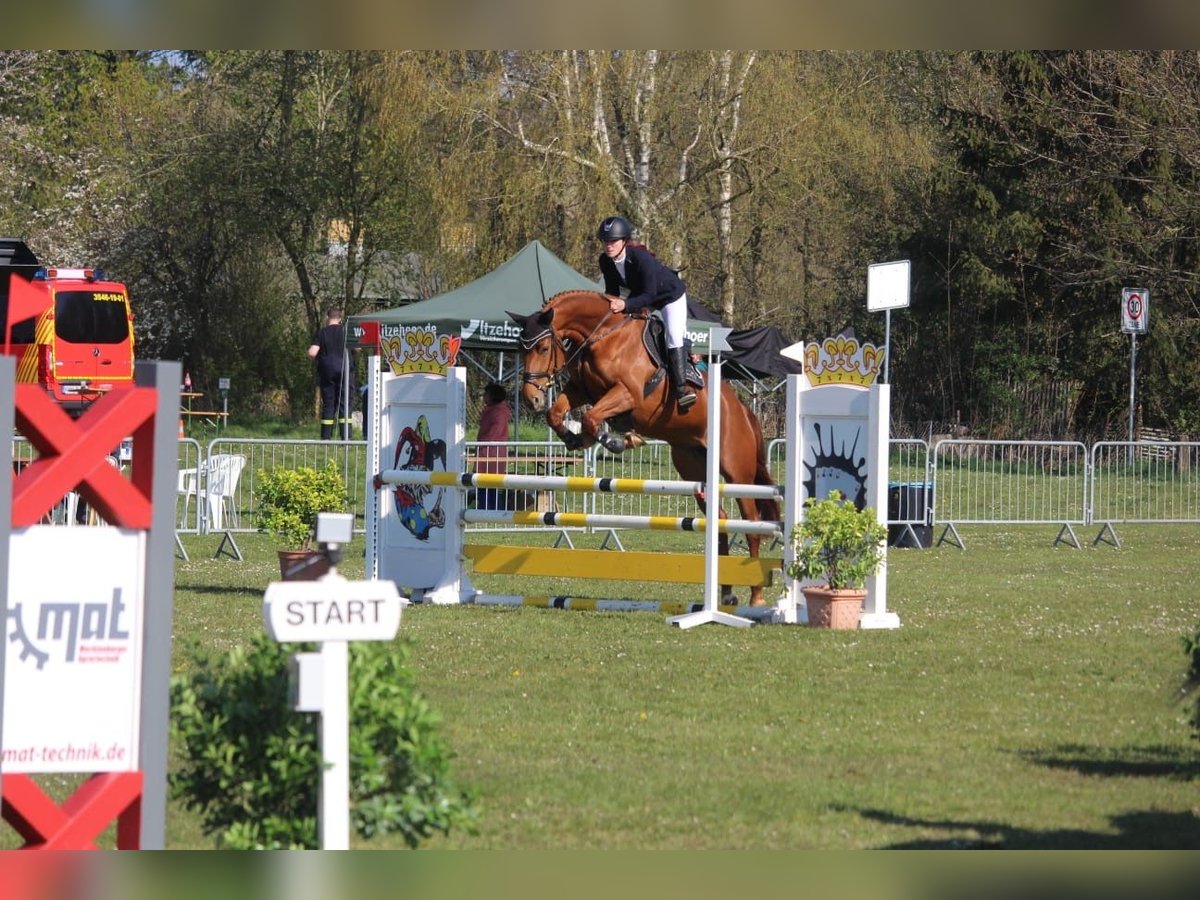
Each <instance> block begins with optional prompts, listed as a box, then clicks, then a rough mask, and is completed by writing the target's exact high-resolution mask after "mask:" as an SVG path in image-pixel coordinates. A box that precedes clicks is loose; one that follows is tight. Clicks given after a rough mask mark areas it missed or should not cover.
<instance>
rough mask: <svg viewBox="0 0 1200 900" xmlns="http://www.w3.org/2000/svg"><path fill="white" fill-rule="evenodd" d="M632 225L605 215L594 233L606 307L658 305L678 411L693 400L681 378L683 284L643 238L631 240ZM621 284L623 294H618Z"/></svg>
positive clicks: (615, 309) (684, 321)
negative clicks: (600, 250)
mask: <svg viewBox="0 0 1200 900" xmlns="http://www.w3.org/2000/svg"><path fill="white" fill-rule="evenodd" d="M632 234H633V228H632V226H631V225H630V224H629V220H628V219H626V218H624V217H622V216H609V217H608V218H607V219H605V220H604V221H603V222H601V223H600V228H599V229H598V230H597V231H596V237H598V238H599V239H600V240H602V241H603V242H604V252H603V253H601V254H600V271H601V272H603V273H604V293H605V294H607V295H608V308H609V309H610V310H612V311H613V312H615V313H619V312H625V311H627V310H635V309H644V308H649V309H657V310H660V311H661V313H662V318H663V323H664V324H665V325H666V332H667V373H668V374H669V375H670V377H671V386H672V387H673V388H674V389H675V399H676V401H677V402H678V404H679V410H680V412H687V410H688V409H690V408H691V406H692V404H693V403H695V402H696V393H695V392H694V391H693V390H692V389H691V387H690V386H689V385H688V383H687V382H686V381H685V380H684V346H683V338H684V331H685V330H686V329H687V288H686V287H685V286H684V283H683V280H682V279H681V278H680V277H679V275H678V274H677V273H676V272H675V271H674V270H673V269H669V268H667V267H666V266H665V265H663V264H662V263H661V262H659V261H658V259H657V258H656V257H655V256H654V254H652V253H651V252H650V251H649V250H647V249H646V248H645V247H644V246H643V245H641V244H635V243H632V242H631V241H630V238H631V237H632ZM622 288H624V289H625V291H626V294H627V295H626V296H624V297H622V296H621V291H622Z"/></svg>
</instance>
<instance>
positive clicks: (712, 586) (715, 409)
mask: <svg viewBox="0 0 1200 900" xmlns="http://www.w3.org/2000/svg"><path fill="white" fill-rule="evenodd" d="M721 366H722V362H721V357H720V355H719V354H714V353H712V351H711V349H710V350H709V360H708V458H707V459H706V460H705V467H706V468H705V472H704V482H705V487H704V496H705V497H706V498H707V500H708V504H707V506H708V508H707V510H706V511H705V513H704V516H705V518H706V519H707V521H708V522H709V523H712V525H713V526H714V527H712V528H705V529H704V609H705V610H706V611H707V612H709V613H715V612H716V611H717V608H718V607H719V606H720V603H721V580H720V577H719V576H718V575H717V563H718V562H719V559H718V551H717V537H718V532H719V531H720V529H718V528H716V527H715V526H716V522H717V516H718V515H719V514H720V512H721V453H720V447H721Z"/></svg>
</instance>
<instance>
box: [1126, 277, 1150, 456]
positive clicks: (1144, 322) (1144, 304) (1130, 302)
mask: <svg viewBox="0 0 1200 900" xmlns="http://www.w3.org/2000/svg"><path fill="white" fill-rule="evenodd" d="M1149 327H1150V292H1149V291H1148V290H1146V289H1145V288H1137V287H1127V288H1122V289H1121V331H1123V332H1124V333H1125V334H1127V335H1129V347H1130V350H1129V440H1130V441H1131V442H1132V441H1135V440H1137V435H1136V434H1135V433H1134V430H1133V411H1134V399H1135V397H1136V396H1137V336H1138V335H1139V334H1146V332H1147V329H1148V328H1149ZM1129 452H1130V459H1132V458H1133V456H1132V454H1133V449H1132V448H1130V451H1129Z"/></svg>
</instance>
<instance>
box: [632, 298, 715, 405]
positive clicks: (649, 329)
mask: <svg viewBox="0 0 1200 900" xmlns="http://www.w3.org/2000/svg"><path fill="white" fill-rule="evenodd" d="M642 346H643V347H645V348H646V353H647V354H648V355H649V356H650V361H651V362H653V363H654V374H653V375H651V376H650V380H649V381H647V382H646V386H645V387H644V388H643V389H642V392H643V396H646V397H649V396H650V394H651V393H653V392H654V389H655V388H656V387H658V383H659V382H660V381H662V380H663V378H665V377H666V374H667V368H666V365H665V364H664V362H663V360H665V359H666V357H667V327H666V325H664V324H663V320H662V319H660V318H659V317H658V316H647V317H646V327H645V328H644V329H643V330H642ZM683 351H684V352H683V358H684V366H683V370H684V371H683V380H684V381H686V382H687V383H688V384H690V385H691V386H692V387H694V388H702V387H704V375H702V374H701V372H700V370H699V369H697V368H696V364H695V363H693V362H692V342H691V341H689V340H688V339H687V338H684V339H683Z"/></svg>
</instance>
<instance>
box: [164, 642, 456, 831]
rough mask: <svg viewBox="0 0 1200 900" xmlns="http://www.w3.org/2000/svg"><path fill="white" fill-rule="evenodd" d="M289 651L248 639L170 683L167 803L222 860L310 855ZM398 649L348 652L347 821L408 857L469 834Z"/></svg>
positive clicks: (313, 734) (309, 777)
mask: <svg viewBox="0 0 1200 900" xmlns="http://www.w3.org/2000/svg"><path fill="white" fill-rule="evenodd" d="M296 649H297V645H282V644H278V643H276V642H275V641H273V640H271V639H270V638H268V637H267V636H266V635H259V636H257V637H256V638H255V639H254V641H253V642H252V643H251V645H250V647H249V648H248V649H246V648H236V649H234V650H232V651H230V652H229V653H227V654H225V655H224V656H222V657H219V658H209V657H201V658H197V659H196V660H195V662H196V666H195V670H194V672H193V673H192V674H190V675H177V676H175V677H173V678H172V680H171V707H172V717H171V722H172V729H173V731H174V736H175V739H176V742H177V744H178V746H179V755H180V757H181V762H180V764H179V765H178V766H176V767H175V770H174V771H173V772H172V773H171V776H170V782H171V792H172V795H173V796H174V797H176V798H178V799H181V800H182V801H183V802H184V804H185V806H187V807H188V808H189V809H194V810H196V811H197V812H198V813H199V814H200V816H201V819H202V822H203V828H204V831H205V833H206V834H208V835H212V836H215V838H216V842H217V846H218V847H221V848H227V849H239V850H245V849H287V848H309V849H312V848H316V847H317V846H318V839H317V789H318V785H319V781H320V752H319V750H318V746H317V720H316V717H315V716H314V715H309V714H306V713H300V712H295V711H294V710H293V709H292V707H291V704H290V702H289V700H288V675H287V660H288V656H289V655H290V654H291V653H292V652H295V650H296ZM407 659H408V652H407V649H406V647H405V645H404V644H403V643H398V644H394V643H383V642H364V643H357V644H351V646H350V673H349V677H350V821H351V825H352V827H353V828H354V829H355V831H356V832H357V833H358V834H359V835H360V836H362V837H364V838H368V839H369V838H372V837H374V836H376V835H379V834H386V833H389V832H399V833H400V834H401V835H402V836H403V838H404V841H405V843H406V844H408V846H410V847H416V846H417V845H418V844H419V843H420V841H421V840H422V839H423V838H427V837H429V836H431V835H433V834H434V833H441V834H448V833H449V832H450V830H451V829H452V828H461V829H464V830H466V831H467V832H468V833H474V830H475V819H476V813H475V810H474V806H473V799H472V797H471V795H470V793H469V792H467V791H465V790H463V789H460V788H459V787H458V786H456V784H455V782H454V780H453V778H452V777H451V774H450V759H451V757H452V754H451V752H450V750H449V749H448V747H447V746H446V744H445V743H444V742H443V740H442V739H441V737H440V736H439V734H438V732H437V726H438V721H439V720H438V717H437V715H436V714H435V713H434V712H433V711H432V710H431V709H430V708H429V706H428V704H427V703H426V702H425V700H424V699H423V698H422V697H421V696H420V695H419V694H418V693H417V691H416V689H415V688H414V686H413V681H412V675H411V673H410V671H409V669H408V667H407Z"/></svg>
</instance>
